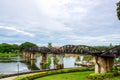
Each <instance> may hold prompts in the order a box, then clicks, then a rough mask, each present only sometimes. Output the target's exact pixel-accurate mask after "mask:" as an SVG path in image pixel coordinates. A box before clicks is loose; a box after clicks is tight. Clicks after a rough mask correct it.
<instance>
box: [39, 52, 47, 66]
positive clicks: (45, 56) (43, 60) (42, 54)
mask: <svg viewBox="0 0 120 80" xmlns="http://www.w3.org/2000/svg"><path fill="white" fill-rule="evenodd" d="M46 61H47V53H41V61H40V64H41V65H43V64H44V63H45V62H46Z"/></svg>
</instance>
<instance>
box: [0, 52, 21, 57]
mask: <svg viewBox="0 0 120 80" xmlns="http://www.w3.org/2000/svg"><path fill="white" fill-rule="evenodd" d="M19 55H21V53H20V52H17V53H0V57H17V56H19Z"/></svg>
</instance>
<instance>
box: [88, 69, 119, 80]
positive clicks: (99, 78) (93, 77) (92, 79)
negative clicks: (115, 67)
mask: <svg viewBox="0 0 120 80" xmlns="http://www.w3.org/2000/svg"><path fill="white" fill-rule="evenodd" d="M117 75H118V72H117V71H114V72H109V73H104V74H95V73H94V74H90V75H89V76H87V78H88V79H89V80H104V79H106V78H112V77H115V76H117Z"/></svg>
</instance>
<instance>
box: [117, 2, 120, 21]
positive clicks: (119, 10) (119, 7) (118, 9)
mask: <svg viewBox="0 0 120 80" xmlns="http://www.w3.org/2000/svg"><path fill="white" fill-rule="evenodd" d="M117 16H118V19H119V20H120V1H119V2H118V3H117Z"/></svg>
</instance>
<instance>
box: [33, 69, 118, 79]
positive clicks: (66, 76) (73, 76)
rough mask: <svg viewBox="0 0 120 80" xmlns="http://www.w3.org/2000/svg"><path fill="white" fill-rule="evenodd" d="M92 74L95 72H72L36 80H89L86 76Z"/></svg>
mask: <svg viewBox="0 0 120 80" xmlns="http://www.w3.org/2000/svg"><path fill="white" fill-rule="evenodd" d="M91 73H94V72H93V71H85V72H72V73H64V74H56V75H50V76H45V77H42V78H38V79H35V80H87V78H86V76H87V75H89V74H91ZM106 80H120V76H117V77H114V78H111V79H106Z"/></svg>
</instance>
